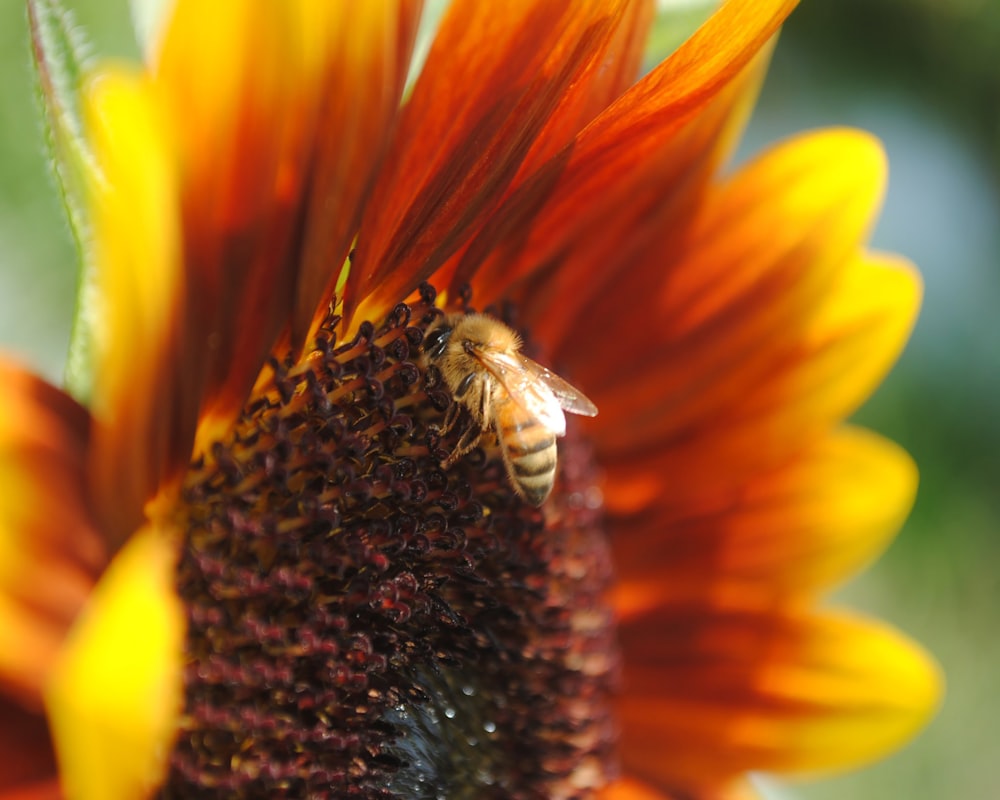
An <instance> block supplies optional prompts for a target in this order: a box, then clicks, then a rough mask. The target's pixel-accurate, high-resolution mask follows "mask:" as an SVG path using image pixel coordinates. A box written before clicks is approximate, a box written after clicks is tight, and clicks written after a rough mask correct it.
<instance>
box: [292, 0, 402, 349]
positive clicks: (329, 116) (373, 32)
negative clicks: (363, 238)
mask: <svg viewBox="0 0 1000 800" xmlns="http://www.w3.org/2000/svg"><path fill="white" fill-rule="evenodd" d="M397 6H398V7H394V6H393V5H392V4H390V3H357V4H350V3H347V4H341V3H326V4H324V5H322V6H321V8H324V9H329V10H330V12H334V11H335V10H336V14H335V15H337V16H343V17H348V16H351V17H352V18H351V19H343V20H339V21H338V22H337V23H335V24H329V25H326V26H325V28H324V27H323V26H320V28H321V29H323V30H326V31H328V34H327V35H328V36H331V37H336V38H335V39H334V40H333V41H331V42H324V43H323V47H322V48H321V53H322V55H323V56H324V57H325V63H323V64H322V65H321V67H320V75H321V77H322V82H321V83H320V84H319V85H318V86H317V87H316V96H315V97H313V98H308V97H307V98H306V100H309V99H311V100H312V101H313V104H314V105H316V111H317V121H316V124H315V132H314V134H313V143H312V146H313V149H314V154H313V155H312V156H311V158H310V162H309V166H308V170H309V172H308V175H309V180H310V185H309V186H308V191H309V197H308V201H307V202H308V208H307V209H306V211H305V223H304V229H303V232H302V237H303V242H302V275H301V276H300V278H299V285H298V294H297V297H296V302H295V312H294V316H293V319H292V326H293V329H294V330H295V332H296V333H297V337H296V338H299V339H301V338H302V336H303V335H304V334H305V333H306V332H307V331H308V330H309V327H310V325H313V323H314V320H313V318H314V317H315V316H316V312H317V310H319V311H320V312H324V311H325V310H326V308H327V306H328V305H329V304H330V302H331V301H332V300H333V294H334V288H335V284H336V281H337V278H338V276H339V267H340V265H341V264H343V263H344V259H345V258H346V257H347V254H348V249H349V248H350V245H351V242H352V240H353V238H354V235H355V233H356V232H357V229H358V226H359V224H360V223H361V213H362V211H363V209H364V204H365V200H366V199H367V194H368V190H369V189H370V186H371V182H372V180H373V178H374V175H375V168H376V167H377V166H378V165H379V164H380V162H381V158H382V156H383V155H384V152H385V148H386V146H387V145H388V142H389V136H390V134H391V132H392V130H393V125H394V120H395V116H396V113H397V110H398V108H399V101H400V97H401V96H402V93H403V83H404V81H405V80H406V74H407V68H408V66H409V63H410V54H411V50H412V47H413V40H414V38H415V35H416V30H417V18H418V17H419V12H420V3H419V2H416V1H415V0H401V2H399V3H398V4H397ZM309 24H312V25H315V23H314V22H312V21H310V22H309Z"/></svg>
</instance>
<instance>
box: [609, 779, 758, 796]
mask: <svg viewBox="0 0 1000 800" xmlns="http://www.w3.org/2000/svg"><path fill="white" fill-rule="evenodd" d="M599 798H600V800H760V797H759V795H758V794H757V793H756V792H754V791H753V790H752V789H751V788H750V787H749V786H748V785H747V784H745V783H743V782H737V783H734V784H731V785H727V786H724V787H704V786H703V787H697V788H692V787H684V788H683V789H681V788H679V787H678V788H677V789H676V791H671V790H669V789H666V788H662V787H661V789H654V788H653V787H652V786H650V785H649V784H646V783H643V782H642V781H639V780H636V779H635V778H632V777H625V778H621V779H619V780H617V781H615V782H614V783H612V784H611V785H610V786H608V787H606V788H605V789H603V790H602V791H601V793H600V795H599Z"/></svg>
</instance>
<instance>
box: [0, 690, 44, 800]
mask: <svg viewBox="0 0 1000 800" xmlns="http://www.w3.org/2000/svg"><path fill="white" fill-rule="evenodd" d="M0 753H2V754H3V757H2V758H0V800H13V798H23V800H27V799H28V798H29V797H39V798H40V797H44V796H52V797H55V796H56V795H43V794H40V793H37V791H38V790H39V789H40V788H41V787H40V786H38V784H42V786H46V785H47V787H48V788H49V789H50V790H51V789H52V788H53V784H55V779H56V764H55V759H54V758H53V753H52V743H51V742H50V740H49V729H48V725H47V724H46V722H45V717H44V716H42V714H41V713H37V712H36V713H32V712H30V711H26V710H25V709H23V708H20V707H18V706H16V705H14V704H12V703H11V702H10V701H9V700H5V699H3V698H0ZM29 787H33V788H34V789H35V791H36V793H35V794H31V793H29V791H28V790H29Z"/></svg>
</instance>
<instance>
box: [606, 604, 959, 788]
mask: <svg viewBox="0 0 1000 800" xmlns="http://www.w3.org/2000/svg"><path fill="white" fill-rule="evenodd" d="M621 633H622V635H621V639H622V647H623V652H624V662H625V667H624V681H625V695H624V697H623V699H622V701H621V703H620V719H621V721H622V728H623V731H624V733H623V741H622V754H623V759H624V762H625V767H626V770H628V771H631V772H633V773H634V774H636V775H639V776H642V777H644V778H647V779H652V780H655V781H658V782H662V783H664V784H667V785H670V784H674V785H678V784H679V785H695V786H697V785H700V784H704V783H705V782H709V783H711V782H712V781H717V780H720V779H723V778H725V777H726V776H737V775H740V774H742V773H744V772H746V771H750V770H761V771H770V772H781V773H815V772H830V771H835V770H842V769H847V768H850V767H855V766H859V765H861V764H865V763H868V762H870V761H874V760H876V759H878V758H880V757H882V756H884V755H886V754H887V753H889V752H891V751H892V750H895V749H897V748H898V747H900V746H901V745H902V744H904V743H905V742H906V741H908V740H909V739H910V738H912V737H913V735H914V734H915V733H916V732H917V731H918V730H919V729H920V728H921V727H923V726H924V725H925V724H926V723H927V721H928V719H929V718H930V717H931V715H932V714H933V713H934V711H935V710H936V708H937V706H938V703H939V700H940V696H941V691H942V678H941V674H940V671H939V669H938V667H937V665H936V664H934V663H933V662H932V660H931V659H930V657H929V656H928V655H927V654H926V653H925V652H924V651H923V650H922V649H920V648H919V647H918V646H917V645H916V644H914V643H913V642H911V641H910V640H908V639H906V638H905V637H903V636H902V635H900V634H899V633H897V632H895V631H893V630H892V629H890V628H888V627H886V626H884V625H882V624H879V623H876V622H873V621H870V620H864V619H861V618H858V617H855V616H851V615H848V614H845V613H839V614H835V613H827V614H823V615H798V614H794V613H791V612H783V613H769V612H767V611H761V612H759V613H746V612H727V611H725V610H723V609H718V608H716V609H713V608H709V607H701V608H699V607H695V606H692V607H690V608H688V609H685V610H679V609H672V610H669V611H668V610H658V611H655V612H651V613H649V614H646V615H644V616H643V617H642V618H641V619H636V620H634V621H630V622H629V623H627V624H626V625H623V626H622V631H621Z"/></svg>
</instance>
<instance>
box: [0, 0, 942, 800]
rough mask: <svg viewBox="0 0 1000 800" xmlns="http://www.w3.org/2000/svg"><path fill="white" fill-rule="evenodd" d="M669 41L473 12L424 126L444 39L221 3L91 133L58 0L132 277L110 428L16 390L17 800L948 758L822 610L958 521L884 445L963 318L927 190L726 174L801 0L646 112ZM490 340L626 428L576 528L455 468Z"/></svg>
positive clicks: (62, 134)
mask: <svg viewBox="0 0 1000 800" xmlns="http://www.w3.org/2000/svg"><path fill="white" fill-rule="evenodd" d="M652 5H653V4H652V3H648V2H628V1H627V0H619V1H617V2H615V1H613V0H604V1H603V2H588V1H586V0H579V1H578V2H556V0H548V1H546V2H527V1H526V0H518V1H517V2H511V3H505V4H504V11H503V13H502V14H499V13H497V11H496V8H495V7H494V6H493V5H492V4H488V3H482V2H479V0H455V2H454V3H453V4H452V5H451V7H450V8H449V10H448V11H447V13H446V15H445V16H444V18H443V21H442V22H441V24H440V27H439V30H438V32H437V35H436V38H435V40H434V43H433V45H432V46H431V48H430V51H429V54H428V56H427V58H426V62H425V64H424V66H423V68H422V70H421V71H420V74H419V77H418V78H417V79H416V80H415V82H414V84H413V86H412V90H406V89H405V87H406V79H407V73H408V68H409V64H410V58H411V51H412V49H413V42H414V36H415V31H416V28H417V23H418V17H419V8H418V4H417V3H414V2H407V0H399V2H395V3H393V2H385V3H329V2H325V0H316V1H315V2H308V1H307V0H301V1H299V2H286V3H280V4H278V3H267V4H265V3H250V2H246V1H245V0H216V2H213V3H198V2H194V0H177V2H176V3H174V4H173V6H172V8H171V10H170V12H169V15H168V17H167V18H166V19H165V20H164V21H163V25H162V28H161V29H160V31H159V35H158V36H157V37H153V38H152V39H151V44H150V46H149V49H148V53H147V57H146V63H145V65H144V66H142V67H134V66H129V65H121V64H100V65H97V66H95V67H92V68H87V69H85V70H84V74H83V75H82V78H81V80H80V82H79V86H80V91H79V93H78V94H77V95H72V94H71V95H70V97H71V100H70V101H67V100H66V99H65V93H63V92H61V91H60V87H59V85H58V84H59V82H58V81H57V80H56V79H55V77H54V75H53V74H52V70H51V65H52V64H53V63H54V61H55V59H54V58H53V56H52V40H53V37H51V36H49V35H48V34H47V33H46V30H47V25H48V23H51V22H52V20H53V19H54V20H56V22H58V21H59V19H60V17H59V14H58V12H57V11H54V10H53V9H54V6H53V5H52V4H51V2H43V0H29V13H30V16H31V20H32V27H33V36H34V44H35V49H36V54H37V57H38V62H39V66H40V71H41V77H42V85H43V89H44V90H45V92H44V93H45V97H46V101H47V110H48V114H49V117H50V120H52V121H53V124H52V127H53V132H54V133H53V135H54V138H55V139H56V144H57V145H59V146H63V147H64V150H65V145H66V142H67V141H69V140H70V139H71V138H72V137H71V136H70V134H72V133H73V132H74V131H73V128H72V125H71V124H69V123H67V122H66V120H67V119H69V118H70V117H71V112H72V110H73V106H74V105H75V106H76V107H77V108H78V109H79V111H80V114H81V117H82V130H83V131H84V137H83V138H82V139H80V140H79V142H80V143H79V144H77V145H74V146H75V147H76V150H73V152H72V155H73V156H74V158H71V159H68V160H66V161H65V163H70V164H73V165H75V167H76V171H75V172H74V171H73V170H72V169H65V168H64V170H63V178H64V181H65V182H66V183H67V185H68V186H70V190H68V192H69V194H70V195H72V194H73V191H72V187H73V186H74V185H75V186H76V188H77V189H79V197H80V199H81V202H80V204H79V205H78V206H75V207H74V208H75V212H76V216H75V219H76V220H77V221H78V222H79V221H80V220H83V221H85V223H86V226H85V229H86V231H88V232H89V233H88V235H87V236H85V237H83V239H84V244H85V247H86V254H87V258H86V263H87V266H88V269H87V272H86V275H85V284H86V285H85V289H84V295H83V296H84V300H85V313H83V314H82V316H81V319H80V322H79V324H78V326H77V332H76V341H77V343H81V342H82V345H79V344H78V347H77V349H76V350H75V351H74V355H73V373H72V374H73V379H72V382H71V386H70V388H71V390H72V393H73V395H74V396H75V398H76V399H73V398H71V396H70V394H69V393H67V392H66V391H64V390H62V389H59V388H55V387H53V386H51V385H48V384H47V383H45V382H44V381H42V380H40V379H39V378H36V377H33V376H32V375H31V374H30V373H29V372H27V371H26V370H25V369H23V368H22V367H20V366H17V365H15V364H13V363H11V362H7V361H4V362H3V366H2V368H0V369H2V381H0V409H2V416H0V475H2V477H3V487H4V492H3V496H2V503H0V552H2V558H0V588H2V591H0V676H2V683H0V686H2V687H3V697H4V699H3V701H2V705H0V741H2V745H3V752H4V754H5V757H4V760H3V766H2V771H0V786H2V792H0V796H18V797H24V796H29V795H30V796H32V797H48V796H52V797H55V796H67V797H75V798H121V799H122V800H124V799H126V798H137V797H144V796H149V795H150V794H158V796H162V797H221V796H240V797H372V798H375V797H379V798H394V797H398V798H422V797H447V798H479V797H497V798H506V797H511V798H542V797H549V798H583V797H591V796H597V797H602V798H605V799H606V800H625V799H626V798H629V799H631V800H637V799H638V798H665V797H673V798H689V797H701V798H709V797H738V796H739V797H742V796H745V794H744V793H745V792H747V791H748V789H747V785H746V777H747V774H748V773H749V772H751V771H754V770H763V771H771V772H777V773H786V774H787V773H791V774H794V773H810V772H823V771H830V770H837V769H843V768H846V767H850V766H854V765H857V764H860V763H864V762H867V761H870V760H872V759H875V758H877V757H879V756H881V755H883V754H884V753H886V752H888V751H890V750H892V749H894V748H896V747H897V746H899V745H900V744H901V743H903V742H904V741H905V740H907V739H908V738H909V737H910V736H911V735H912V734H913V733H914V732H915V731H916V730H917V729H919V728H920V727H921V725H922V724H923V723H924V722H925V721H926V720H927V719H928V717H929V715H930V713H931V712H932V710H933V708H934V707H935V705H936V702H937V697H938V694H939V677H938V673H937V670H936V667H935V666H934V665H933V663H932V662H931V660H930V659H929V657H927V656H926V655H925V654H924V653H923V652H922V651H921V650H920V649H919V648H918V647H917V646H916V645H914V644H912V643H910V642H909V641H907V640H906V639H905V638H903V637H902V636H901V635H900V634H898V633H896V632H894V631H892V630H890V629H888V628H886V627H885V626H883V625H881V624H879V623H877V622H874V621H871V620H866V619H863V618H860V617H858V616H855V615H853V614H850V613H847V612H844V611H836V610H828V609H821V608H820V602H821V599H822V596H823V595H824V593H825V592H827V591H828V590H829V589H830V588H831V587H833V586H835V585H836V584H837V583H838V582H839V581H841V580H842V579H843V578H845V577H846V576H848V575H850V574H852V573H853V572H854V571H856V570H857V569H859V568H860V567H861V566H862V565H864V564H865V563H866V562H868V561H869V560H870V559H872V558H873V557H874V556H875V555H876V554H877V553H878V551H879V550H880V549H881V548H883V547H884V546H885V544H886V543H887V541H888V540H889V538H890V537H891V535H892V534H893V532H894V531H895V530H896V529H897V528H898V527H899V525H900V524H901V522H902V520H903V519H904V517H905V515H906V513H907V511H908V509H909V506H910V503H911V501H912V498H913V493H914V489H915V482H916V474H915V469H914V467H913V465H912V463H911V462H910V460H909V459H908V457H907V456H906V455H905V454H904V453H902V452H901V451H900V450H899V449H898V448H896V447H895V446H894V445H892V444H891V443H889V442H886V441H884V440H883V439H881V438H879V437H878V436H876V435H874V434H872V433H869V432H866V431H863V430H860V429H857V428H854V427H851V426H847V425H845V424H843V420H844V419H845V418H846V417H847V416H848V415H849V414H850V413H851V412H852V411H853V410H854V409H855V408H856V407H857V406H858V404H859V403H860V402H862V401H863V400H864V399H865V397H866V396H867V395H868V394H869V393H870V392H871V391H872V389H873V388H874V386H875V385H876V384H877V383H878V381H879V380H880V378H881V376H882V375H883V374H884V373H885V371H886V370H887V369H888V368H889V366H890V365H891V363H892V362H893V360H894V359H895V357H896V356H897V354H898V352H899V351H900V349H901V348H902V346H903V344H904V343H905V340H906V338H907V336H908V333H909V330H910V326H911V324H912V321H913V319H914V316H915V314H916V309H917V306H918V304H919V295H920V289H919V285H920V284H919V279H918V277H917V275H916V273H915V271H914V270H913V268H912V267H911V266H910V265H908V264H907V263H905V262H904V261H902V260H901V259H899V258H897V257H895V256H889V255H881V254H873V253H870V252H868V251H867V250H865V248H864V241H865V238H866V234H867V230H868V227H869V225H870V222H871V220H872V218H873V216H874V214H875V210H876V207H877V205H878V201H879V196H880V194H881V191H882V185H883V182H884V177H885V165H884V160H883V156H882V153H881V150H880V148H879V145H878V143H877V142H875V141H873V140H872V139H871V138H870V137H869V136H867V135H865V134H863V133H860V132H856V131H849V130H830V131H822V132H817V133H812V134H809V135H806V136H801V137H798V138H795V139H793V140H790V141H788V142H785V143H783V144H780V145H778V146H776V147H775V148H774V149H772V150H770V151H769V152H766V153H764V154H763V155H761V156H760V157H758V158H757V159H756V160H754V161H753V162H751V163H750V164H748V165H746V166H744V167H742V168H740V169H738V170H736V171H734V172H726V171H724V170H723V165H724V162H725V160H726V157H727V155H728V154H729V153H730V151H731V149H732V146H733V143H734V142H735V140H736V139H737V137H738V133H739V131H740V128H741V126H742V124H743V122H744V121H745V119H746V116H747V114H748V111H749V108H750V106H751V105H752V101H753V98H754V94H755V91H756V89H757V87H758V85H759V82H760V80H761V77H762V74H763V71H764V69H765V66H766V61H767V56H768V52H769V50H770V44H769V43H770V41H771V39H772V37H773V36H774V34H775V32H776V30H777V28H778V26H779V25H780V24H781V22H782V21H783V20H784V18H785V17H786V16H787V14H788V13H789V11H790V10H791V7H792V6H793V5H794V3H793V2H789V0H780V1H779V0H729V2H726V3H724V4H723V5H722V6H721V7H720V8H719V9H718V10H717V11H715V13H714V14H712V15H711V16H710V17H709V19H708V20H707V21H706V22H705V23H704V25H703V26H702V27H700V28H699V29H698V30H697V31H696V32H695V33H694V34H693V35H692V36H691V37H690V38H689V39H688V40H687V41H686V42H684V44H682V45H681V46H680V47H679V48H678V49H677V50H676V51H675V52H674V53H673V54H672V55H671V56H670V57H669V58H667V59H666V60H665V61H663V62H662V63H661V64H660V65H659V66H657V67H655V68H654V69H652V70H651V71H650V72H648V73H647V74H646V75H645V76H644V77H642V78H640V79H638V81H637V82H636V77H637V75H638V74H639V67H640V61H641V57H642V48H643V43H644V42H645V39H646V36H647V33H648V31H649V28H650V24H651V20H652V17H653V8H652ZM62 88H65V87H62ZM404 97H405V101H404ZM71 199H72V197H71ZM80 229H81V230H83V229H84V227H83V226H82V225H81V226H80ZM472 311H477V312H483V313H486V314H487V315H488V316H490V317H492V318H493V319H494V320H502V321H503V322H504V323H505V324H507V325H509V326H510V327H511V328H513V329H514V330H516V331H517V332H518V333H519V334H520V336H521V337H522V339H523V342H524V345H523V347H524V353H526V354H528V355H530V356H531V357H532V358H533V359H535V360H536V361H538V362H540V363H542V364H545V365H547V366H550V367H551V368H552V369H553V370H554V371H555V372H558V373H559V374H560V375H564V376H566V377H567V378H568V379H569V380H571V381H572V383H573V384H574V385H575V386H579V387H581V389H582V390H583V391H585V392H586V393H587V395H589V396H590V397H591V398H592V399H593V400H594V402H595V403H596V404H597V406H598V407H599V409H600V413H599V415H598V416H597V417H596V418H595V419H580V418H571V419H570V420H569V422H568V426H567V431H566V436H565V438H562V439H560V440H559V443H558V463H559V470H558V473H557V475H556V477H555V481H554V488H553V491H552V494H551V496H550V497H549V499H548V500H547V501H546V502H545V503H544V504H543V505H542V506H541V507H537V508H536V507H535V506H533V505H531V504H529V503H527V502H525V501H524V500H523V499H522V498H521V497H520V496H519V495H518V494H517V492H516V491H515V490H514V487H513V485H512V483H511V480H510V478H509V477H508V474H507V471H506V469H505V465H504V458H503V455H502V453H501V448H500V444H499V443H498V442H497V441H496V440H495V437H492V436H491V435H489V431H488V430H487V431H486V432H485V433H486V434H487V435H485V436H483V437H482V439H481V441H480V444H479V446H477V447H474V448H472V449H471V450H470V451H469V452H468V453H466V454H465V455H462V456H461V457H460V458H451V457H450V455H451V454H452V453H454V451H455V449H456V447H458V445H459V442H460V441H463V439H462V437H463V436H465V437H474V435H475V434H476V432H477V431H476V430H475V427H476V426H477V425H478V424H479V423H478V422H477V420H476V419H475V418H474V417H472V416H471V415H470V414H468V413H465V412H462V413H458V414H455V411H454V409H456V408H457V407H456V405H455V404H456V403H457V402H458V399H457V398H456V397H455V394H457V392H452V391H451V390H449V389H448V385H447V384H446V383H445V382H444V381H443V379H442V375H441V372H440V370H438V369H437V368H436V367H435V366H434V365H433V364H432V363H430V362H429V359H428V357H427V352H426V351H425V347H424V345H425V342H424V339H425V335H426V334H427V333H428V331H429V330H432V329H433V326H437V325H440V320H441V319H442V313H446V314H454V315H463V314H468V313H471V312H472ZM461 318H462V317H461V316H456V317H448V319H461ZM449 414H450V418H452V419H453V421H454V420H457V422H456V424H454V425H450V424H445V419H446V417H449ZM470 430H471V431H472V433H471V434H470V433H469V432H470ZM479 433H483V431H479ZM464 441H469V438H466V439H465V440H464Z"/></svg>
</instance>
